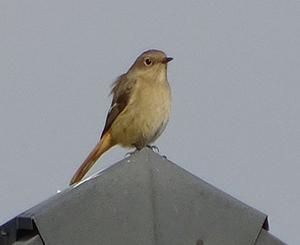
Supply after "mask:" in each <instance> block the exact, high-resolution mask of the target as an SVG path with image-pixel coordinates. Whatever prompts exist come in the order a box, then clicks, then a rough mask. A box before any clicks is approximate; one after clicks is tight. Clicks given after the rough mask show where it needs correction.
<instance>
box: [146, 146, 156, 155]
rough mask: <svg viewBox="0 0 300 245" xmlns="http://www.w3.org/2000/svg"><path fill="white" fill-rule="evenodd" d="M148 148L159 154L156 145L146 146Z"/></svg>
mask: <svg viewBox="0 0 300 245" xmlns="http://www.w3.org/2000/svg"><path fill="white" fill-rule="evenodd" d="M147 147H148V148H150V149H151V150H152V151H156V152H157V153H159V149H158V147H157V146H156V145H147Z"/></svg>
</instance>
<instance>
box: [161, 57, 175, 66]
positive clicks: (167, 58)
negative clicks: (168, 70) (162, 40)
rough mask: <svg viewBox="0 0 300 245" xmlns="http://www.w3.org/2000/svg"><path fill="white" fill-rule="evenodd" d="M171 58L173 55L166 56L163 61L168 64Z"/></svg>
mask: <svg viewBox="0 0 300 245" xmlns="http://www.w3.org/2000/svg"><path fill="white" fill-rule="evenodd" d="M171 60H173V58H172V57H165V58H163V60H162V63H163V64H167V63H169V62H170V61H171Z"/></svg>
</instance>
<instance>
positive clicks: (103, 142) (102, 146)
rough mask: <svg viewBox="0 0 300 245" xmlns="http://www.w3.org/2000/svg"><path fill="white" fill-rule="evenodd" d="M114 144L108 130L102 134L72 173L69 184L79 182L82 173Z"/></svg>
mask: <svg viewBox="0 0 300 245" xmlns="http://www.w3.org/2000/svg"><path fill="white" fill-rule="evenodd" d="M114 145H116V144H115V143H113V142H112V140H111V137H110V133H109V131H108V132H107V133H106V134H104V135H103V137H102V138H101V139H100V141H99V142H98V143H97V145H96V146H95V147H94V148H93V150H92V151H91V153H90V154H89V155H88V156H87V158H86V159H85V160H84V162H83V163H82V164H81V165H80V167H79V168H78V170H77V171H76V173H75V174H74V176H73V178H72V180H71V182H70V185H73V184H74V183H77V182H79V181H80V180H81V179H82V178H83V177H84V175H85V174H86V173H87V172H88V171H89V170H90V169H91V167H92V166H93V165H94V164H95V162H96V161H97V160H98V158H99V157H100V156H101V155H102V154H103V153H104V152H106V151H107V150H109V149H110V148H111V147H113V146H114Z"/></svg>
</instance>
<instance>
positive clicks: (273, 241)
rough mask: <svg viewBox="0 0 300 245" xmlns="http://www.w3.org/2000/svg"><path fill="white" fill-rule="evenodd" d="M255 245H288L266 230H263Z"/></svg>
mask: <svg viewBox="0 0 300 245" xmlns="http://www.w3.org/2000/svg"><path fill="white" fill-rule="evenodd" d="M255 245H286V243H284V242H282V241H280V240H279V239H277V238H276V237H274V236H273V235H271V234H270V233H269V232H267V231H266V230H261V233H260V234H259V237H258V239H257V241H256V243H255Z"/></svg>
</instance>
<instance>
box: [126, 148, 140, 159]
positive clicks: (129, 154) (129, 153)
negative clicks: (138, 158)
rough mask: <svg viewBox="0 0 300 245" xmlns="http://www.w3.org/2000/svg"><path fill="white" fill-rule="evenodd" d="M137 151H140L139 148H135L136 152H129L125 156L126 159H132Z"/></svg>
mask: <svg viewBox="0 0 300 245" xmlns="http://www.w3.org/2000/svg"><path fill="white" fill-rule="evenodd" d="M137 151H139V149H138V148H135V150H134V151H130V152H127V153H126V154H125V155H124V158H126V157H130V156H131V155H133V154H134V153H136V152H137Z"/></svg>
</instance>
